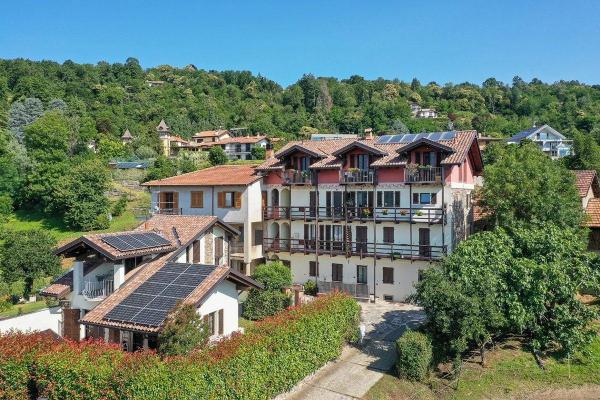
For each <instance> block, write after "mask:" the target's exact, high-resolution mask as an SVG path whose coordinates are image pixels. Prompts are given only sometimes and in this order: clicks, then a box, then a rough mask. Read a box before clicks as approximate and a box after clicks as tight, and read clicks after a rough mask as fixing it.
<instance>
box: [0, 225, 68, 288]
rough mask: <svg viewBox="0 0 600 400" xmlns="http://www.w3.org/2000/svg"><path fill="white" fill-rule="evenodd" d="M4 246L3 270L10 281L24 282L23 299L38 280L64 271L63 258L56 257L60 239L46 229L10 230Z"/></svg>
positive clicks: (2, 254) (2, 255)
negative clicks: (61, 261)
mask: <svg viewBox="0 0 600 400" xmlns="http://www.w3.org/2000/svg"><path fill="white" fill-rule="evenodd" d="M3 239H4V241H3V243H2V247H0V250H1V253H0V256H1V257H0V271H2V275H3V276H4V278H5V279H6V280H7V281H8V282H9V283H11V282H16V281H17V280H23V281H24V282H25V285H24V287H23V297H24V298H29V295H30V294H31V290H32V288H33V282H34V280H35V279H36V278H43V277H47V276H52V275H56V274H58V273H59V272H60V259H59V258H58V257H57V256H55V255H54V253H53V251H54V248H55V246H56V240H55V239H54V238H53V237H52V236H50V234H48V233H47V232H44V231H42V230H30V231H22V232H21V231H19V232H17V231H8V232H7V233H6V234H5V235H4V238H3Z"/></svg>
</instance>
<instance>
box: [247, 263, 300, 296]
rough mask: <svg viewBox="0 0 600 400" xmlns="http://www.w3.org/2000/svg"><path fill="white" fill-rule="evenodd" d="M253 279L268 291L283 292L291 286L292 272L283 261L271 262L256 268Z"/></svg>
mask: <svg viewBox="0 0 600 400" xmlns="http://www.w3.org/2000/svg"><path fill="white" fill-rule="evenodd" d="M252 277H253V278H254V279H255V280H257V281H258V282H260V283H262V284H263V285H264V287H265V289H267V290H281V289H284V288H287V287H289V286H291V284H292V271H291V270H290V268H289V267H287V266H285V265H283V263H282V262H281V261H271V262H269V263H266V264H261V265H259V266H257V267H256V270H255V271H254V274H253V275H252Z"/></svg>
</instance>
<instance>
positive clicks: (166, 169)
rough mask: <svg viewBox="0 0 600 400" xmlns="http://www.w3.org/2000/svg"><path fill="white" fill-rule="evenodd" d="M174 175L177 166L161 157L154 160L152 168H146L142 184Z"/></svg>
mask: <svg viewBox="0 0 600 400" xmlns="http://www.w3.org/2000/svg"><path fill="white" fill-rule="evenodd" d="M174 175H177V166H176V165H175V163H174V162H173V161H172V160H171V159H169V158H167V157H165V156H162V155H161V156H158V157H157V158H156V160H154V164H153V165H152V167H150V168H148V171H147V172H146V176H145V177H144V182H148V181H153V180H156V179H164V178H168V177H170V176H174Z"/></svg>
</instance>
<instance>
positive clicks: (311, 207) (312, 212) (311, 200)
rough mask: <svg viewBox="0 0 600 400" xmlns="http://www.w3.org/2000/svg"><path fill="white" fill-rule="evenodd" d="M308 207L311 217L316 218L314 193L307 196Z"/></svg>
mask: <svg viewBox="0 0 600 400" xmlns="http://www.w3.org/2000/svg"><path fill="white" fill-rule="evenodd" d="M308 203H309V204H308V206H309V210H308V211H309V213H310V216H311V217H313V218H314V217H315V216H316V211H317V193H316V192H310V193H309V194H308Z"/></svg>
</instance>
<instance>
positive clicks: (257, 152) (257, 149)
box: [250, 146, 267, 160]
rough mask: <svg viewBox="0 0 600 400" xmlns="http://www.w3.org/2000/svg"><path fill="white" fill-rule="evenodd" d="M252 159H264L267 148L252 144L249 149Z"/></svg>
mask: <svg viewBox="0 0 600 400" xmlns="http://www.w3.org/2000/svg"><path fill="white" fill-rule="evenodd" d="M250 154H251V155H252V159H253V160H264V159H265V157H266V155H267V150H266V149H265V148H264V147H262V146H254V147H252V150H250Z"/></svg>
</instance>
